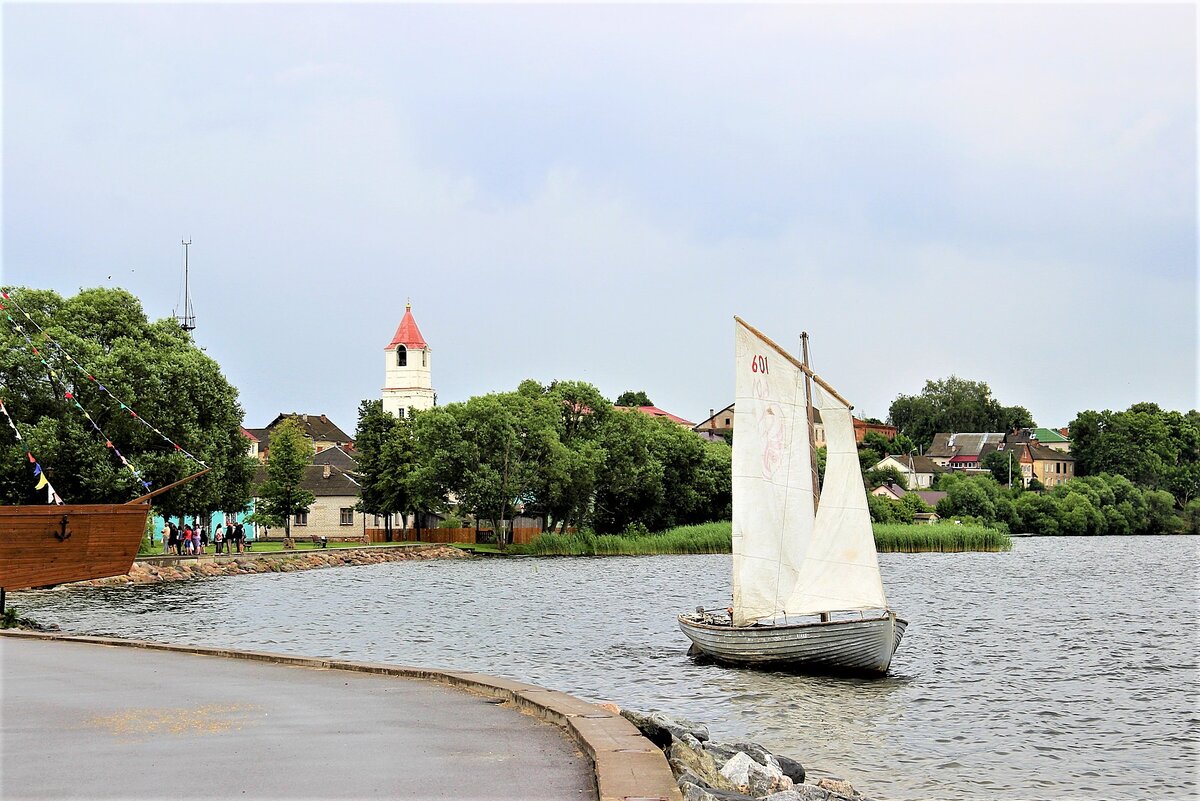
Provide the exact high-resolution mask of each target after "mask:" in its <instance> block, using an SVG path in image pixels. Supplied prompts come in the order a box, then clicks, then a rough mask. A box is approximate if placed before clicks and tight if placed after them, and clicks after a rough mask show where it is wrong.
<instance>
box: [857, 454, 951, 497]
mask: <svg viewBox="0 0 1200 801" xmlns="http://www.w3.org/2000/svg"><path fill="white" fill-rule="evenodd" d="M884 467H890V468H892V469H894V470H897V471H898V472H900V474H901V475H903V476H904V478H905V480H906V481H907V482H908V486H907V487H906V489H910V490H919V489H929V488H930V487H932V486H933V482H934V481H935V480H936V479H937V476H938V474H940V473H945V472H946V468H944V467H941V466H940V465H938V464H937V463H936V462H934V461H933V460H932V459H930V458H929V457H928V456H918V455H916V454H903V453H901V454H893V455H888V456H885V457H883V458H882V459H881V460H879V462H878V463H876V464H875V465H874V466H873V467H872V468H871V469H872V470H879V469H881V468H884Z"/></svg>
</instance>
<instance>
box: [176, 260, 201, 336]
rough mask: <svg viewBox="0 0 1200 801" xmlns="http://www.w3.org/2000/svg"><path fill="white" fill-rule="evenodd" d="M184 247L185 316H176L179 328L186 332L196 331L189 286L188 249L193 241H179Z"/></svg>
mask: <svg viewBox="0 0 1200 801" xmlns="http://www.w3.org/2000/svg"><path fill="white" fill-rule="evenodd" d="M179 243H180V244H181V245H183V314H180V315H176V316H175V319H176V320H178V321H179V327H180V328H182V329H183V330H184V331H194V330H195V329H196V314H195V312H193V311H192V296H191V290H190V287H189V286H188V248H189V247H191V245H192V240H190V239H188V240H186V241H185V240H182V239H181V240H179Z"/></svg>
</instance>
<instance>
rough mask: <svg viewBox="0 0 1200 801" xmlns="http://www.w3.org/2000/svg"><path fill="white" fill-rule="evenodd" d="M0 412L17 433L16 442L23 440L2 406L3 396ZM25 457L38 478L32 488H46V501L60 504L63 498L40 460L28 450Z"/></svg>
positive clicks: (1, 402) (2, 402) (0, 399)
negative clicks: (55, 489) (56, 490)
mask: <svg viewBox="0 0 1200 801" xmlns="http://www.w3.org/2000/svg"><path fill="white" fill-rule="evenodd" d="M0 413H3V414H4V419H5V420H7V421H8V427H9V428H11V429H12V430H13V433H14V434H16V435H17V442H24V441H25V438H24V437H22V436H21V432H20V431H18V430H17V425H16V423H14V422H13V419H12V417H10V416H9V414H8V409H7V408H5V406H4V399H3V398H0ZM25 458H26V459H28V460H29V463H30V464H32V465H33V475H34V477H36V478H37V479H38V481H37V485H36V486H35V487H34V489H38V490H40V489H43V488H44V489H45V490H46V502H47V503H53V504H57V505H59V506H62V505H63V499H62V498H60V497H59V495H58V493H57V492H55V491H54V485H52V484H51V483H50V479H48V478H47V477H46V471H45V470H43V469H42V464H41V462H39V461H38V460H37V458H36V457H34V455H33V454H32V453H30V452H29V451H28V450H27V451H25Z"/></svg>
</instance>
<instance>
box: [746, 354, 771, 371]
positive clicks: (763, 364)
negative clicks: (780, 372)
mask: <svg viewBox="0 0 1200 801" xmlns="http://www.w3.org/2000/svg"><path fill="white" fill-rule="evenodd" d="M769 367H770V365H768V364H767V357H766V356H751V357H750V372H752V373H769V372H771V371H770V369H769Z"/></svg>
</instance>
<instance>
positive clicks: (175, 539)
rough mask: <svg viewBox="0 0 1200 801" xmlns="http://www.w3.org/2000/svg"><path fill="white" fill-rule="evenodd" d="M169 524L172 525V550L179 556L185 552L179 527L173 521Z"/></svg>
mask: <svg viewBox="0 0 1200 801" xmlns="http://www.w3.org/2000/svg"><path fill="white" fill-rule="evenodd" d="M167 525H168V526H170V527H171V534H170V539H169V541H170V543H171V552H172V553H174V554H175V555H176V556H179V555H180V554H182V553H183V551H182V548H183V545H182V543H180V541H179V527H178V526H176V525H175V523H174V522H173V521H172V522H168V523H167Z"/></svg>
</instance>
